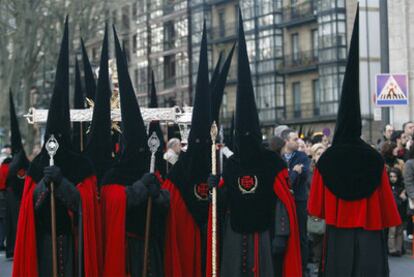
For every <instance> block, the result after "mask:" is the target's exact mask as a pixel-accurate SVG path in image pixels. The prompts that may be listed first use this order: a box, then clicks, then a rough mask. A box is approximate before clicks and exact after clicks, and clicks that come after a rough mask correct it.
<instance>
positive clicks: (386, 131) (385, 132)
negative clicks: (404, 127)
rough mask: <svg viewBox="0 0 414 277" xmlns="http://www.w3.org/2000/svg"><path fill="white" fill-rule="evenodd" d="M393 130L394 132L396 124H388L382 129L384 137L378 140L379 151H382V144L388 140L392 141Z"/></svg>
mask: <svg viewBox="0 0 414 277" xmlns="http://www.w3.org/2000/svg"><path fill="white" fill-rule="evenodd" d="M393 132H394V126H392V125H391V124H387V125H385V126H384V128H383V129H382V138H380V139H379V140H378V142H377V149H378V151H381V148H382V145H383V144H384V143H385V142H386V141H391V136H392V133H393Z"/></svg>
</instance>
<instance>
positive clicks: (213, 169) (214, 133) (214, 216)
mask: <svg viewBox="0 0 414 277" xmlns="http://www.w3.org/2000/svg"><path fill="white" fill-rule="evenodd" d="M210 135H211V142H212V145H211V174H212V175H217V164H216V138H217V124H216V122H215V121H214V122H213V124H212V125H211V129H210ZM211 218H212V236H211V253H212V259H211V261H212V262H211V265H212V270H211V273H212V276H213V277H216V276H217V189H216V188H215V187H214V188H213V191H212V216H211Z"/></svg>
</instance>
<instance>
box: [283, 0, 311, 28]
mask: <svg viewBox="0 0 414 277" xmlns="http://www.w3.org/2000/svg"><path fill="white" fill-rule="evenodd" d="M316 2H317V1H316V0H310V1H306V2H303V3H300V4H297V5H294V6H288V7H284V8H283V10H282V22H281V25H283V26H290V25H297V24H302V23H306V22H309V21H311V20H315V19H316V14H317V3H316Z"/></svg>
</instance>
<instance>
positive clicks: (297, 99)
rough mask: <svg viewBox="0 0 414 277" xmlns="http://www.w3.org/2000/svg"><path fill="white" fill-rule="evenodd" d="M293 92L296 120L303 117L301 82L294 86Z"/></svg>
mask: <svg viewBox="0 0 414 277" xmlns="http://www.w3.org/2000/svg"><path fill="white" fill-rule="evenodd" d="M292 91H293V116H294V117H295V118H297V117H300V116H301V109H300V108H301V99H300V98H301V94H300V82H295V83H293V84H292Z"/></svg>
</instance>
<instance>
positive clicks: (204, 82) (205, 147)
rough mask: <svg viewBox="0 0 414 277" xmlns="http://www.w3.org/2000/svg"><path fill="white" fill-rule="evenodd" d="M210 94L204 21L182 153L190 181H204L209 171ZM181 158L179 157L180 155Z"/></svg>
mask: <svg viewBox="0 0 414 277" xmlns="http://www.w3.org/2000/svg"><path fill="white" fill-rule="evenodd" d="M210 129H211V94H210V86H209V77H208V57H207V33H206V26H205V23H204V27H203V35H202V39H201V49H200V59H199V65H198V73H197V81H196V88H195V98H194V105H193V114H192V118H191V129H190V134H189V135H188V149H187V152H186V153H185V155H183V162H184V163H185V166H186V167H187V171H186V174H189V175H188V176H187V177H188V179H189V180H191V182H193V183H197V182H201V181H205V179H206V178H207V176H208V173H209V172H210V171H211V168H210V167H211V157H210V156H211V153H210V151H211V150H210V148H211V137H210ZM180 158H181V157H180Z"/></svg>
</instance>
